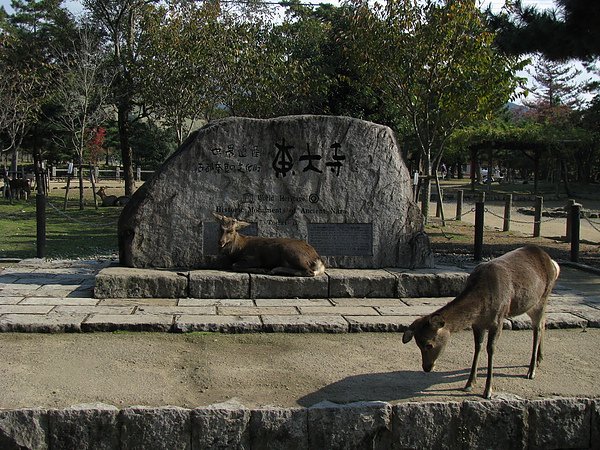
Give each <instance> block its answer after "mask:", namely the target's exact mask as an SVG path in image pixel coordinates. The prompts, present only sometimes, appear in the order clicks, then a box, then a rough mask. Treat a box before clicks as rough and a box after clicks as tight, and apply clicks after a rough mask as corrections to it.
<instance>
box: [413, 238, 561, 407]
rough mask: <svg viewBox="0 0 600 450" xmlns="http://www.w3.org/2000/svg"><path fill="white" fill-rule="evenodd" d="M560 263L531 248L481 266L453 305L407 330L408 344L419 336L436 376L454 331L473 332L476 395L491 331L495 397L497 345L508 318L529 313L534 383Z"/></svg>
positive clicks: (489, 389)
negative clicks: (482, 354)
mask: <svg viewBox="0 0 600 450" xmlns="http://www.w3.org/2000/svg"><path fill="white" fill-rule="evenodd" d="M559 273H560V268H559V266H558V264H557V263H556V262H555V261H554V260H552V259H551V258H550V256H548V254H547V253H546V252H544V251H543V250H542V249H540V248H539V247H536V246H533V245H528V246H525V247H521V248H518V249H516V250H513V251H511V252H508V253H506V254H505V255H503V256H500V257H499V258H496V259H493V260H492V261H489V262H487V263H482V264H479V265H478V266H477V267H476V268H475V270H474V271H473V273H471V275H470V276H469V278H468V279H467V284H466V286H465V288H464V290H463V291H462V292H461V293H460V294H459V295H458V297H456V298H455V299H454V300H452V301H451V302H450V303H448V304H447V305H445V306H443V307H442V308H440V309H438V310H437V311H435V312H434V313H432V314H429V315H427V316H424V317H421V318H419V319H417V320H415V321H414V322H413V323H412V324H411V325H410V327H408V329H407V330H406V331H405V332H404V336H403V337H402V342H403V343H405V344H406V343H407V342H409V341H410V340H411V339H412V338H413V337H414V338H415V341H416V343H417V345H418V346H419V349H420V350H421V356H422V361H423V370H424V371H425V372H430V371H431V370H432V369H433V367H434V364H435V361H436V359H437V358H438V357H439V356H440V354H441V353H442V351H443V350H444V347H445V346H446V344H447V343H448V340H449V338H450V333H453V332H455V331H460V330H464V329H466V328H468V327H471V328H472V329H473V335H474V337H475V353H474V355H473V364H472V366H471V374H470V375H469V379H468V380H467V384H466V386H465V390H466V391H470V390H471V389H472V387H473V385H474V384H476V381H477V360H478V358H479V352H480V350H481V344H482V343H483V338H484V334H485V331H486V330H487V331H488V341H487V354H488V367H487V380H486V384H485V390H484V393H483V396H484V398H491V396H492V377H493V375H492V372H493V358H494V347H495V345H496V340H497V339H498V337H499V336H500V332H501V331H502V324H503V322H504V319H505V318H506V317H513V316H518V315H520V314H524V313H527V315H528V316H529V317H530V318H531V322H532V326H533V352H532V354H531V362H530V363H529V371H528V372H527V378H529V379H533V377H534V376H535V369H536V366H537V365H539V363H540V362H541V360H542V338H543V331H544V326H545V310H546V302H547V300H548V296H549V295H550V292H551V291H552V288H553V287H554V282H555V281H556V279H557V278H558V275H559Z"/></svg>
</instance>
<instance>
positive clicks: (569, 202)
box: [565, 198, 575, 242]
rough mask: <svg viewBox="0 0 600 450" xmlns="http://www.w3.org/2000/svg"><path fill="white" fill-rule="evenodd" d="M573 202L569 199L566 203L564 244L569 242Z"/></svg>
mask: <svg viewBox="0 0 600 450" xmlns="http://www.w3.org/2000/svg"><path fill="white" fill-rule="evenodd" d="M574 204H575V200H573V199H572V198H570V199H569V200H568V201H567V229H566V230H565V242H571V213H572V210H573V205H574Z"/></svg>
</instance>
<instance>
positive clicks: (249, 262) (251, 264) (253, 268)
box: [231, 258, 269, 274]
mask: <svg viewBox="0 0 600 450" xmlns="http://www.w3.org/2000/svg"><path fill="white" fill-rule="evenodd" d="M231 268H232V269H233V270H234V271H236V272H244V273H259V274H267V273H269V271H268V270H267V269H264V268H262V267H260V264H259V263H258V261H256V260H255V259H254V258H244V259H240V260H239V261H237V262H235V263H233V264H232V265H231Z"/></svg>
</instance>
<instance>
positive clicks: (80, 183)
mask: <svg viewBox="0 0 600 450" xmlns="http://www.w3.org/2000/svg"><path fill="white" fill-rule="evenodd" d="M78 166H79V174H78V175H79V209H80V210H83V206H84V202H83V159H82V157H81V155H79V161H78Z"/></svg>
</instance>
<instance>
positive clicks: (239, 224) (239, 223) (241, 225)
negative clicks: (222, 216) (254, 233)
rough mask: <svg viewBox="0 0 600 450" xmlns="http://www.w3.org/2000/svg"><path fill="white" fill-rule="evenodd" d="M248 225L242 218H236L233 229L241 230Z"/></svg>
mask: <svg viewBox="0 0 600 450" xmlns="http://www.w3.org/2000/svg"><path fill="white" fill-rule="evenodd" d="M249 226H250V223H249V222H244V221H243V220H236V221H235V229H236V230H241V229H243V228H246V227H249Z"/></svg>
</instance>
